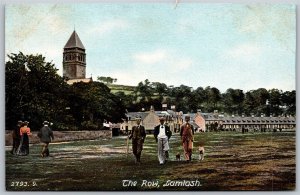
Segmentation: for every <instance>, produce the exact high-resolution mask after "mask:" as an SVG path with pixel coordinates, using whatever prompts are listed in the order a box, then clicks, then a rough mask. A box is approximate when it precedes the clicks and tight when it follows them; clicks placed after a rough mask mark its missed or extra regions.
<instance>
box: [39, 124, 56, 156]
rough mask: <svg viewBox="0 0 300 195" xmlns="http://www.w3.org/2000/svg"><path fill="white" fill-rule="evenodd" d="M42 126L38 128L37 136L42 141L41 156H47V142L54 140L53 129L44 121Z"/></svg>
mask: <svg viewBox="0 0 300 195" xmlns="http://www.w3.org/2000/svg"><path fill="white" fill-rule="evenodd" d="M43 125H44V126H43V127H42V128H41V129H40V131H39V133H38V137H39V138H40V141H41V142H42V143H43V147H42V153H41V156H42V157H48V156H49V143H50V142H51V141H52V140H54V135H53V131H52V130H51V128H50V127H49V122H48V121H44V122H43Z"/></svg>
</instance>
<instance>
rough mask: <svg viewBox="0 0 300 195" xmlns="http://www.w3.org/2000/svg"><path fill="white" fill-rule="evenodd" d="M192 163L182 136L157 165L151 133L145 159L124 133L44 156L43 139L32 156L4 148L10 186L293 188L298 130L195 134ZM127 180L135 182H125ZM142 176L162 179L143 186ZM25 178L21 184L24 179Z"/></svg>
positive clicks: (53, 148) (68, 145)
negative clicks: (201, 149) (137, 157)
mask: <svg viewBox="0 0 300 195" xmlns="http://www.w3.org/2000/svg"><path fill="white" fill-rule="evenodd" d="M199 143H203V144H204V146H205V150H206V156H205V159H204V161H198V155H197V154H196V153H197V146H198V145H199ZM194 146H195V147H194V151H193V153H194V155H193V160H192V162H190V163H186V162H184V161H176V160H175V154H176V153H178V152H180V153H181V158H182V153H183V152H182V147H181V144H180V138H179V136H178V135H174V136H172V138H171V140H170V147H171V150H170V161H169V162H168V163H167V164H165V165H159V163H158V160H157V151H156V143H155V140H154V138H153V136H152V135H148V136H147V138H146V141H145V144H144V150H143V153H142V158H141V161H142V164H141V165H136V164H134V158H133V156H132V154H129V155H127V154H126V139H125V137H114V138H112V139H107V140H91V141H77V142H69V143H59V144H51V145H50V152H51V156H50V157H49V158H41V157H40V150H41V146H40V145H39V144H37V145H32V146H30V155H29V156H12V155H11V154H10V153H9V151H8V150H7V151H6V188H7V190H9V191H29V190H30V191H32V190H33V191H36V190H52V191H53V190H68V191H73V190H74V191H75V190H83V191H87V190H93V191H107V190H199V191H202V190H205V191H211V190H213V191H218V190H222V191H223V190H294V189H295V180H296V176H295V169H296V168H295V167H296V164H295V150H296V139H295V133H293V132H284V133H279V132H276V133H247V134H241V133H236V132H222V133H213V132H209V133H197V134H196V135H195V142H194ZM123 180H131V181H136V182H137V185H136V186H123ZM143 180H147V182H149V184H150V183H151V182H154V183H156V182H157V183H158V185H159V187H157V186H150V185H148V186H142V183H143ZM168 180H172V181H183V180H186V181H195V180H198V181H199V182H200V183H201V185H200V186H196V187H191V186H182V187H180V186H163V184H164V183H165V182H167V181H168ZM20 182H22V183H20Z"/></svg>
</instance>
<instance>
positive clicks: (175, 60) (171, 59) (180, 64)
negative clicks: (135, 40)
mask: <svg viewBox="0 0 300 195" xmlns="http://www.w3.org/2000/svg"><path fill="white" fill-rule="evenodd" d="M132 58H133V61H134V64H135V65H136V66H137V67H145V66H147V67H149V68H150V69H153V67H159V68H164V69H168V70H169V71H172V72H178V71H182V70H187V69H188V68H190V67H191V66H192V64H193V60H192V59H191V58H189V57H186V56H182V55H179V54H178V52H175V51H172V50H166V49H157V50H154V51H149V52H139V53H136V54H134V55H133V56H132Z"/></svg>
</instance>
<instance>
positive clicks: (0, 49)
mask: <svg viewBox="0 0 300 195" xmlns="http://www.w3.org/2000/svg"><path fill="white" fill-rule="evenodd" d="M177 1H178V2H179V4H180V3H182V2H199V3H244V4H246V3H248V4H249V3H251V4H253V3H291V4H295V5H297V8H296V9H297V14H296V15H297V39H296V40H297V47H296V55H297V56H296V68H295V71H296V92H297V100H296V102H299V99H300V97H299V85H298V84H299V78H298V76H297V75H298V74H299V71H300V69H299V57H300V52H299V50H298V49H299V45H300V39H299V33H300V11H299V9H300V8H299V6H300V1H299V0H177ZM92 2H94V3H95V2H166V3H168V2H169V3H170V4H174V5H175V3H176V0H0V25H1V26H0V129H1V130H2V133H1V134H0V135H4V130H5V119H4V114H5V87H4V86H5V71H4V70H5V68H4V67H5V61H4V59H5V56H4V55H5V45H4V43H5V38H4V32H5V22H4V21H5V20H4V19H5V13H4V12H5V11H4V6H5V4H9V3H92ZM299 119H300V111H299V108H298V107H297V123H298V122H299ZM298 125H299V124H297V127H298ZM1 137H2V139H0V143H1V147H0V159H1V166H0V176H1V177H0V193H1V194H2V193H3V194H21V193H22V194H37V193H41V192H7V191H6V190H5V152H4V148H5V142H4V139H5V136H1ZM296 140H299V133H297V136H296ZM296 162H299V144H298V143H297V141H296ZM298 169H299V168H298V166H297V165H296V191H280V192H275V193H284V194H285V193H287V194H296V193H299V191H300V190H299V181H300V180H299V179H300V177H299V171H298ZM42 193H50V194H64V193H72V194H74V193H75V194H84V193H92V194H96V193H97V194H105V193H107V192H42ZM109 193H112V194H119V193H158V192H109ZM159 193H161V192H159ZM166 193H167V194H174V193H175V194H181V193H187V192H166ZM188 193H205V194H207V193H209V194H228V193H230V194H232V193H234V194H236V193H242V194H250V193H256V194H271V193H272V194H273V193H274V192H262V191H254V192H239V191H237V192H235V191H227V192H205V191H204V192H202V191H198V192H188Z"/></svg>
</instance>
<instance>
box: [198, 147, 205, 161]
mask: <svg viewBox="0 0 300 195" xmlns="http://www.w3.org/2000/svg"><path fill="white" fill-rule="evenodd" d="M198 151H199V160H204V152H205V150H204V147H203V146H199V149H198Z"/></svg>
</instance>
